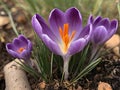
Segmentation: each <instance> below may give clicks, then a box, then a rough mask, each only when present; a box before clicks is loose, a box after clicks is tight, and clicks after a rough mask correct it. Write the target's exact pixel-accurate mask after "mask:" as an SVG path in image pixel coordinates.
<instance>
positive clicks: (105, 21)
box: [98, 18, 110, 30]
mask: <svg viewBox="0 0 120 90" xmlns="http://www.w3.org/2000/svg"><path fill="white" fill-rule="evenodd" d="M98 26H104V27H105V28H106V29H107V30H108V29H109V27H110V20H109V19H108V18H104V19H102V20H101V21H100V22H99V23H98Z"/></svg>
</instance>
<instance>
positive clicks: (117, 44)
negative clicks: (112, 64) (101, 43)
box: [105, 34, 120, 57]
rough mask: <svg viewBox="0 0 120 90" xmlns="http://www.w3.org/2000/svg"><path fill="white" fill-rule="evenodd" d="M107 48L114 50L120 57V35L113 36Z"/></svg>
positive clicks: (106, 44)
mask: <svg viewBox="0 0 120 90" xmlns="http://www.w3.org/2000/svg"><path fill="white" fill-rule="evenodd" d="M105 47H106V48H108V49H112V50H113V52H114V53H115V54H116V55H117V56H119V57H120V52H119V50H120V36H119V35H118V34H115V35H113V36H112V37H111V38H110V39H109V40H108V41H107V42H106V43H105Z"/></svg>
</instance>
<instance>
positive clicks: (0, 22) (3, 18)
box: [0, 16, 10, 27]
mask: <svg viewBox="0 0 120 90" xmlns="http://www.w3.org/2000/svg"><path fill="white" fill-rule="evenodd" d="M9 23H10V19H9V17H7V16H0V27H2V26H4V25H7V24H9Z"/></svg>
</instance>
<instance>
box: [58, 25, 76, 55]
mask: <svg viewBox="0 0 120 90" xmlns="http://www.w3.org/2000/svg"><path fill="white" fill-rule="evenodd" d="M75 33H76V32H75V31H72V34H71V35H69V24H68V23H66V24H64V27H63V30H62V28H61V27H60V28H59V34H60V36H61V39H62V46H60V47H61V49H62V51H63V52H64V53H66V52H67V50H68V47H69V45H70V42H71V41H72V39H73V38H74V36H75Z"/></svg>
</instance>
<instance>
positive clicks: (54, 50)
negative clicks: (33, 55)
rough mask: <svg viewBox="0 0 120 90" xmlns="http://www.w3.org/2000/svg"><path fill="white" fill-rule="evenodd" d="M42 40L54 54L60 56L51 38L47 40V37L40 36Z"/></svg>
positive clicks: (58, 49)
mask: <svg viewBox="0 0 120 90" xmlns="http://www.w3.org/2000/svg"><path fill="white" fill-rule="evenodd" d="M42 40H43V42H44V43H45V45H46V46H47V47H48V48H49V49H50V50H51V51H52V52H53V53H55V54H58V55H62V53H61V50H60V48H59V46H58V44H57V43H56V42H54V41H53V40H52V39H51V38H49V37H48V36H47V35H45V34H43V35H42Z"/></svg>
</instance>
